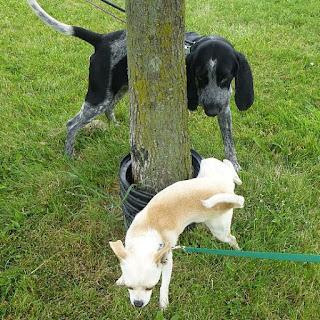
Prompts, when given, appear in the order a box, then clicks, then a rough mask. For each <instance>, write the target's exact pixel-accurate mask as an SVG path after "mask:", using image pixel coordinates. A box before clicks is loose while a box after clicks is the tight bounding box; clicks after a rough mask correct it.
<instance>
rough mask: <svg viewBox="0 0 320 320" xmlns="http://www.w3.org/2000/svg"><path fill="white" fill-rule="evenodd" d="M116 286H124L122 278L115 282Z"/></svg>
mask: <svg viewBox="0 0 320 320" xmlns="http://www.w3.org/2000/svg"><path fill="white" fill-rule="evenodd" d="M116 285H117V286H124V280H123V276H121V277H120V278H119V279H118V280H117V281H116Z"/></svg>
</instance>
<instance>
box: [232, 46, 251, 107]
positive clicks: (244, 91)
mask: <svg viewBox="0 0 320 320" xmlns="http://www.w3.org/2000/svg"><path fill="white" fill-rule="evenodd" d="M237 60H238V72H237V74H236V76H235V82H236V93H235V100H236V105H237V107H238V109H239V110H241V111H242V110H247V109H249V108H250V107H251V105H252V104H253V100H254V90H253V79H252V73H251V69H250V66H249V63H248V61H247V60H246V58H245V57H244V55H243V54H241V53H239V52H237Z"/></svg>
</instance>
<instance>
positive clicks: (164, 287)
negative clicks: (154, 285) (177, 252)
mask: <svg viewBox="0 0 320 320" xmlns="http://www.w3.org/2000/svg"><path fill="white" fill-rule="evenodd" d="M172 265H173V263H172V252H169V253H168V261H167V263H166V264H165V265H164V266H163V269H162V279H161V287H160V308H161V309H162V310H164V309H165V308H166V307H167V306H168V304H169V284H170V279H171V273H172Z"/></svg>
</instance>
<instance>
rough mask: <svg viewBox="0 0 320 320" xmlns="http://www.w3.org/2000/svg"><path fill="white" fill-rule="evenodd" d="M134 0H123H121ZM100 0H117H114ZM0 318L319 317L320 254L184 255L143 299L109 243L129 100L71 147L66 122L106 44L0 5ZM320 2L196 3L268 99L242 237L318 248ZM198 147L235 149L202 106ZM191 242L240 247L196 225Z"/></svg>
mask: <svg viewBox="0 0 320 320" xmlns="http://www.w3.org/2000/svg"><path fill="white" fill-rule="evenodd" d="M116 2H117V4H119V5H122V6H123V5H124V4H123V3H124V1H122V0H118V1H116ZM40 4H41V5H42V6H43V7H44V8H45V9H46V10H47V11H48V12H49V13H51V14H52V15H53V16H54V17H55V18H57V19H58V20H61V21H63V22H65V23H69V24H75V25H79V26H82V27H86V28H89V29H91V30H94V31H98V32H111V31H115V30H117V29H121V28H123V27H124V26H123V25H122V24H121V22H118V21H116V20H114V19H112V18H111V17H109V16H107V15H104V14H103V13H102V12H100V11H99V10H97V9H95V8H94V7H92V6H90V5H89V4H87V3H86V2H85V1H81V0H73V1H72V0H64V1H49V0H41V1H40ZM101 5H103V4H102V3H101ZM0 18H1V19H0V28H1V35H0V43H1V55H0V95H1V106H0V108H1V112H0V318H1V319H8V320H9V319H14V320H16V319H28V320H30V319H59V320H61V319H77V320H78V319H81V320H82V319H158V320H161V319H175V320H177V319H192V320H194V319H200V320H203V319H237V320H239V319H243V320H247V319H272V320H276V319H290V320H292V319H301V320H309V319H314V320H317V319H319V318H320V304H319V301H320V265H319V264H316V263H295V262H283V261H282V262H280V261H269V260H255V259H246V258H232V257H220V256H214V255H205V254H191V253H189V254H186V253H183V252H178V251H177V252H175V253H174V269H173V277H172V281H171V286H170V295H169V297H170V300H171V303H170V305H169V307H168V309H167V311H166V312H165V313H164V314H162V313H160V312H159V307H158V298H159V288H156V289H155V290H154V293H153V297H152V298H151V301H150V303H149V305H148V306H147V307H145V308H143V309H136V308H134V307H133V306H132V305H131V304H130V302H129V299H128V293H127V290H126V289H125V288H121V287H116V286H115V285H114V283H115V281H116V279H117V278H118V277H119V275H120V268H119V264H118V261H117V259H116V257H115V256H114V254H113V253H112V252H111V250H110V248H109V245H108V242H109V241H110V240H116V239H124V235H125V229H124V224H123V218H122V211H121V207H120V198H119V181H118V168H119V162H120V160H121V159H122V157H124V156H125V155H126V154H127V153H128V152H129V116H128V115H129V112H128V97H126V98H125V99H124V100H123V101H122V102H121V103H120V104H119V105H118V107H117V109H116V117H117V119H118V120H119V126H118V127H117V128H115V127H114V126H109V125H108V124H107V120H106V119H105V118H104V117H100V119H101V120H103V121H105V122H106V126H107V129H106V130H105V131H103V130H95V131H90V132H88V131H84V130H83V131H82V132H81V133H80V135H79V136H78V139H77V142H76V153H77V156H78V158H77V159H76V160H70V159H68V158H67V157H65V156H64V155H63V146H64V139H65V133H66V132H65V123H66V121H67V120H68V119H70V118H71V117H73V116H74V115H75V114H76V113H77V112H78V110H79V109H80V106H81V104H82V102H83V100H84V96H85V93H86V88H87V76H88V71H87V65H88V56H89V55H90V54H91V53H92V47H91V46H90V45H88V44H86V43H85V42H83V41H80V40H79V39H75V38H71V37H66V36H63V35H61V34H59V33H58V32H55V31H53V30H51V29H49V28H48V27H46V26H45V25H44V24H43V23H42V22H41V21H40V20H39V19H38V18H37V17H36V16H35V15H34V14H33V13H32V12H31V10H30V9H29V7H28V5H27V4H26V2H25V1H16V0H15V1H14V0H7V1H5V4H3V5H2V6H1V12H0ZM319 21H320V2H319V1H318V0H309V1H306V0H304V1H302V0H300V1H299V0H283V1H278V0H268V1H258V0H231V1H227V2H226V1H213V0H210V1H209V0H186V26H187V29H188V30H194V31H197V32H199V33H201V34H219V35H222V36H224V37H226V38H227V39H229V40H230V41H231V43H233V44H234V46H235V48H236V49H237V50H238V51H240V52H242V53H244V54H245V55H246V57H247V59H248V60H249V62H250V65H251V68H252V71H253V75H254V81H255V93H256V99H255V103H254V105H253V106H252V107H251V108H250V109H249V110H248V111H246V112H239V111H238V110H237V108H236V107H235V104H234V100H233V99H232V106H231V109H232V112H233V126H234V140H235V144H236V150H237V155H238V160H239V163H240V164H241V166H242V168H243V170H242V171H241V173H240V176H241V179H242V180H243V185H242V186H241V187H237V190H236V192H237V193H238V194H240V195H243V196H244V197H245V199H246V202H245V208H244V209H237V210H236V211H235V216H234V223H233V234H234V235H235V236H236V237H237V239H238V242H239V245H240V247H242V248H243V250H250V251H270V252H287V253H307V254H320V245H319V244H320V241H319V240H320V227H319V204H320V193H319V188H320V183H319V181H320V146H319V144H320V90H319V81H320V58H319V53H320V36H319V35H320V24H319ZM189 118H190V121H189V123H190V126H189V127H190V136H191V140H192V145H193V148H194V149H195V150H197V151H198V152H199V153H200V154H201V155H202V156H203V157H210V156H215V157H217V158H220V159H221V158H223V156H224V155H223V145H222V141H221V137H220V132H219V128H218V124H217V120H216V119H209V118H207V117H206V116H205V115H204V113H203V111H202V110H200V108H199V110H198V111H196V112H195V113H191V114H190V117H189ZM180 244H182V245H187V246H200V247H208V248H219V249H229V247H228V245H226V244H223V243H221V242H219V241H216V240H215V239H213V238H212V237H211V235H210V233H209V231H208V230H207V229H205V228H204V227H203V226H201V225H199V226H197V227H196V228H195V229H194V230H193V231H191V232H188V233H184V234H183V235H182V236H181V238H180Z"/></svg>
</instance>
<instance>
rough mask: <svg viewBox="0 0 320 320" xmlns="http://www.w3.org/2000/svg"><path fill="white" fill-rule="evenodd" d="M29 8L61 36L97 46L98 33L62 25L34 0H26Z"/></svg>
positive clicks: (99, 38)
mask: <svg viewBox="0 0 320 320" xmlns="http://www.w3.org/2000/svg"><path fill="white" fill-rule="evenodd" d="M27 2H28V4H29V6H30V7H31V9H32V10H33V12H34V13H35V14H36V15H37V16H38V17H39V18H40V19H41V20H42V21H43V22H44V23H45V24H46V25H48V26H49V27H50V28H52V29H54V30H57V31H59V32H60V33H62V34H65V35H68V36H74V37H77V38H80V39H82V40H84V41H86V42H88V43H90V44H92V45H93V46H94V47H96V46H97V45H98V43H99V42H100V40H101V37H102V35H101V34H100V33H96V32H93V31H90V30H87V29H84V28H80V27H74V26H70V25H68V24H64V23H62V22H60V21H58V20H56V19H54V18H53V17H51V16H50V15H49V14H48V13H46V12H45V11H44V10H43V9H42V8H41V7H40V6H39V4H38V3H37V1H36V0H27Z"/></svg>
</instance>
